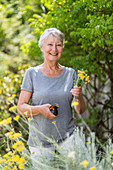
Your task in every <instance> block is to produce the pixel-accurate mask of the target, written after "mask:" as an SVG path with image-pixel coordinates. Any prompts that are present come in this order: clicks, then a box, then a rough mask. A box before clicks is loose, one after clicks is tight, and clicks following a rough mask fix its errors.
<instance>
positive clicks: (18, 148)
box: [16, 146, 24, 152]
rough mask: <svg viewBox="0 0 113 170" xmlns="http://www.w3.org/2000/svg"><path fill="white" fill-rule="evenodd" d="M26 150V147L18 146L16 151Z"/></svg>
mask: <svg viewBox="0 0 113 170" xmlns="http://www.w3.org/2000/svg"><path fill="white" fill-rule="evenodd" d="M23 149H24V146H18V147H17V148H16V151H19V152H20V151H22V150H23Z"/></svg>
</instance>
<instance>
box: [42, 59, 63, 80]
mask: <svg viewBox="0 0 113 170" xmlns="http://www.w3.org/2000/svg"><path fill="white" fill-rule="evenodd" d="M39 67H40V70H41V71H42V73H43V74H45V75H47V76H52V77H56V76H59V75H60V74H61V73H62V71H63V66H61V65H60V64H59V63H46V62H44V63H43V64H42V65H40V66H39Z"/></svg>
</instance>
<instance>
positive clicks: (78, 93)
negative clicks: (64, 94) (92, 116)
mask: <svg viewBox="0 0 113 170" xmlns="http://www.w3.org/2000/svg"><path fill="white" fill-rule="evenodd" d="M70 92H71V94H72V95H73V96H74V97H76V99H80V97H81V96H82V87H81V86H80V87H77V86H74V87H73V89H71V91H70Z"/></svg>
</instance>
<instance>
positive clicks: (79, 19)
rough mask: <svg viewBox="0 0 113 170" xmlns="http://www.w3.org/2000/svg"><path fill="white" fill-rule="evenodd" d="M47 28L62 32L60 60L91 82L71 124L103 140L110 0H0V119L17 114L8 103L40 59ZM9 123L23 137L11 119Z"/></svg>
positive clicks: (112, 113)
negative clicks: (41, 40) (83, 107)
mask: <svg viewBox="0 0 113 170" xmlns="http://www.w3.org/2000/svg"><path fill="white" fill-rule="evenodd" d="M49 27H56V28H58V29H59V30H61V31H62V32H63V33H64V35H65V46H64V50H63V54H62V57H61V59H60V63H61V64H62V65H65V66H68V67H72V68H74V69H75V70H76V71H77V70H81V69H85V70H87V71H88V74H89V75H90V83H89V84H87V85H86V86H84V99H85V102H86V106H87V107H86V111H85V113H84V114H83V115H82V118H80V117H79V116H78V115H74V116H75V117H76V125H77V126H79V127H81V126H82V127H83V128H84V133H85V134H86V135H87V134H88V133H89V131H92V132H95V135H96V137H97V138H98V139H99V141H100V142H101V143H102V144H104V143H105V142H106V141H108V139H111V140H112V139H113V0H75V1H74V0H62V1H61V0H19V1H18V0H17V1H15V0H1V2H0V121H2V120H4V119H7V118H8V117H11V118H14V117H15V116H16V114H17V113H16V110H13V109H10V108H12V106H15V105H17V102H18V98H19V93H20V88H21V83H22V79H23V76H24V73H25V70H26V69H27V68H28V67H30V66H36V65H38V64H40V63H42V62H43V57H42V54H41V51H40V49H39V47H38V40H39V37H40V35H41V33H42V32H43V31H44V30H45V29H47V28H49ZM84 121H85V123H84ZM21 123H22V124H23V122H21ZM12 127H15V131H17V132H21V133H22V135H23V137H24V139H27V135H28V134H27V133H25V132H24V131H23V130H22V126H20V125H19V123H18V124H17V122H16V121H15V120H13V121H12ZM25 128H26V129H27V128H28V126H27V125H26V126H25ZM6 132H7V128H6V127H5V126H2V125H0V153H1V154H4V153H6V149H7V143H6V136H5V133H6Z"/></svg>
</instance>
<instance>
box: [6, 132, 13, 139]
mask: <svg viewBox="0 0 113 170" xmlns="http://www.w3.org/2000/svg"><path fill="white" fill-rule="evenodd" d="M12 133H13V132H7V133H5V136H6V137H9V138H10V136H11V135H12Z"/></svg>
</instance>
